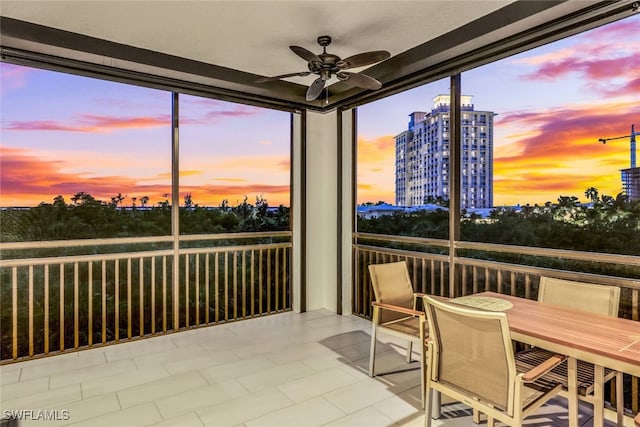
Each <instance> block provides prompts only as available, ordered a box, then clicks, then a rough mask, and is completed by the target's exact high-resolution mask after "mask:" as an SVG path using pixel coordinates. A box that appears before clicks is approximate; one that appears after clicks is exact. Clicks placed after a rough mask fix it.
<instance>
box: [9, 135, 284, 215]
mask: <svg viewBox="0 0 640 427" xmlns="http://www.w3.org/2000/svg"><path fill="white" fill-rule="evenodd" d="M64 167H65V162H64V161H58V160H43V159H40V158H38V157H36V156H35V155H33V153H32V152H30V150H27V149H20V148H10V147H0V185H1V188H0V189H1V192H0V193H1V195H2V196H1V199H0V206H3V207H10V206H35V205H37V204H39V203H41V202H46V203H50V202H51V201H52V200H53V198H54V197H56V196H57V195H62V196H63V197H64V198H65V200H67V202H68V201H69V200H70V198H71V197H72V196H73V195H74V194H76V193H78V192H80V191H84V192H87V193H90V194H91V195H92V196H93V197H95V198H96V199H98V200H102V201H107V202H108V201H110V200H111V197H112V196H114V195H116V194H118V193H121V194H123V195H125V196H126V197H127V198H126V199H125V201H124V204H125V205H127V204H130V203H131V197H137V198H138V199H139V198H140V197H142V196H148V197H149V198H150V201H149V203H148V204H149V205H154V204H155V203H157V202H159V201H162V200H164V199H165V195H166V194H168V193H170V192H171V183H170V181H169V179H167V180H166V184H162V183H161V184H141V181H144V180H139V179H134V178H130V177H126V176H117V175H113V176H91V177H89V176H87V175H86V174H81V173H78V174H74V173H64V172H61V170H62V169H63V168H64ZM187 172H189V171H187ZM196 172H197V171H196ZM180 192H181V193H191V194H192V198H193V201H194V203H198V204H200V205H207V206H217V205H219V204H220V202H221V201H222V200H223V199H228V200H229V202H230V203H231V204H234V203H235V202H236V200H240V201H242V200H243V199H244V196H245V195H247V196H249V198H250V199H251V198H252V197H255V196H260V195H262V196H263V197H264V198H266V199H267V200H268V201H269V203H270V204H271V205H279V204H283V205H286V206H288V205H289V194H290V187H289V185H288V183H286V184H281V185H279V184H264V183H251V182H248V180H247V182H246V184H243V185H213V184H204V185H182V186H181V187H180ZM181 200H182V199H181Z"/></svg>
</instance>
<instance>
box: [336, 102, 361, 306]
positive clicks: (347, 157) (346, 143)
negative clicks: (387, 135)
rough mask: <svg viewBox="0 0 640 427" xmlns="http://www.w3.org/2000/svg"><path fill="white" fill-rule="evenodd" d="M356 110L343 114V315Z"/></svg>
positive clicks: (348, 275)
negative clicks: (354, 115) (354, 114)
mask: <svg viewBox="0 0 640 427" xmlns="http://www.w3.org/2000/svg"><path fill="white" fill-rule="evenodd" d="M353 113H354V110H347V111H343V112H341V113H340V114H342V211H341V215H342V242H340V244H341V245H342V314H343V315H347V314H349V315H350V314H351V299H352V294H351V282H352V278H351V275H352V269H353V250H352V248H351V244H352V241H353V239H352V238H351V235H352V234H353V231H354V230H353V215H354V210H355V207H354V206H353V199H354V197H355V195H354V194H353V189H354V185H353V181H352V179H355V177H354V175H353V173H354V170H353V153H354V152H355V150H354V147H353V144H354V143H355V139H356V136H357V135H354V133H355V132H354V125H355V123H354V117H353Z"/></svg>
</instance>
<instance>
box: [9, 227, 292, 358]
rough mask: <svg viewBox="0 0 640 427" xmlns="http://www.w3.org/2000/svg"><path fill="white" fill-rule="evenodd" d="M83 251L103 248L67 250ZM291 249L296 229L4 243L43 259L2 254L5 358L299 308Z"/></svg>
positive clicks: (79, 346)
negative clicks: (294, 294)
mask: <svg viewBox="0 0 640 427" xmlns="http://www.w3.org/2000/svg"><path fill="white" fill-rule="evenodd" d="M140 245H142V247H140ZM172 246H173V247H172ZM82 247H86V248H88V250H90V251H92V252H97V251H100V252H102V253H99V254H82V255H63V256H60V255H58V254H59V253H60V252H64V251H67V252H69V251H70V252H74V251H78V250H79V248H82ZM132 248H136V249H135V250H132ZM291 248H292V243H291V232H288V231H287V232H271V233H237V234H236V233H234V234H217V235H197V236H180V238H179V240H177V241H175V242H174V238H173V237H171V236H164V237H158V238H126V239H107V240H100V241H89V240H83V241H59V242H29V243H9V244H4V245H3V256H4V257H5V258H6V257H7V254H9V255H11V254H18V253H22V254H24V253H28V254H36V255H37V256H30V257H24V256H16V257H14V259H3V260H0V316H1V319H0V330H1V332H2V345H1V362H2V363H7V362H11V361H18V360H25V359H30V358H34V357H38V356H42V355H50V354H57V353H61V352H65V351H72V350H79V349H83V348H91V347H96V346H101V345H106V344H113V343H119V342H125V341H130V340H134V339H139V338H144V337H150V336H155V335H159V334H165V333H169V332H175V331H177V330H181V329H186V328H192V327H199V326H206V325H211V324H216V323H221V322H228V321H232V320H238V319H245V318H250V317H255V316H263V315H267V314H271V313H277V312H282V311H287V310H290V309H291ZM174 261H177V262H175V263H174Z"/></svg>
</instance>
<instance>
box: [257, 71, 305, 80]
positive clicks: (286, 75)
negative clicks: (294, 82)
mask: <svg viewBox="0 0 640 427" xmlns="http://www.w3.org/2000/svg"><path fill="white" fill-rule="evenodd" d="M309 74H311V71H301V72H299V73H289V74H280V75H279V76H273V77H260V78H259V79H256V83H265V82H272V81H274V80H280V79H286V78H287V77H304V76H308V75H309Z"/></svg>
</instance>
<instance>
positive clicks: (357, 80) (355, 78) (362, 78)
mask: <svg viewBox="0 0 640 427" xmlns="http://www.w3.org/2000/svg"><path fill="white" fill-rule="evenodd" d="M336 76H337V77H338V78H339V79H340V80H346V81H347V82H348V83H350V84H351V85H353V86H357V87H361V88H363V89H371V90H377V89H380V88H381V87H382V83H380V82H379V81H378V80H376V79H374V78H373V77H369V76H367V75H365V74H361V73H349V72H346V71H340V72H339V73H337V74H336Z"/></svg>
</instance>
